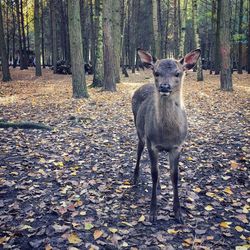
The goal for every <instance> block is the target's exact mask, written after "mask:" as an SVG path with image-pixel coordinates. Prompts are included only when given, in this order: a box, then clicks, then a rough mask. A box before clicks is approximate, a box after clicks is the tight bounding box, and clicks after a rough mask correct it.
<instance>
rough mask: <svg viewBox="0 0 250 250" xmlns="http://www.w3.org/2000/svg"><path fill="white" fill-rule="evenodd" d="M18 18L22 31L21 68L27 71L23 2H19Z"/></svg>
mask: <svg viewBox="0 0 250 250" xmlns="http://www.w3.org/2000/svg"><path fill="white" fill-rule="evenodd" d="M20 14H21V15H20V16H21V31H22V38H23V39H22V40H23V59H24V61H23V62H24V63H23V67H24V69H28V54H27V46H26V35H25V29H24V13H23V1H22V0H21V1H20Z"/></svg>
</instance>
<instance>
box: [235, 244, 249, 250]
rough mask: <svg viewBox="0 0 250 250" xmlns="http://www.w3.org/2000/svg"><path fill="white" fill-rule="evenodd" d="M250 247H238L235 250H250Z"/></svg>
mask: <svg viewBox="0 0 250 250" xmlns="http://www.w3.org/2000/svg"><path fill="white" fill-rule="evenodd" d="M249 248H250V245H249V244H248V245H243V246H236V247H235V250H249Z"/></svg>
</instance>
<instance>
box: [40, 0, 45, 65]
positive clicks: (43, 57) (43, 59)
mask: <svg viewBox="0 0 250 250" xmlns="http://www.w3.org/2000/svg"><path fill="white" fill-rule="evenodd" d="M41 32H42V40H41V43H42V65H43V68H44V69H45V55H44V9H43V0H41Z"/></svg>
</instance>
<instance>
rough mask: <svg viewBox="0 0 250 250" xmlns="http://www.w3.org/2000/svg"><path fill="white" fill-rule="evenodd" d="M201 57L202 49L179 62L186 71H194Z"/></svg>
mask: <svg viewBox="0 0 250 250" xmlns="http://www.w3.org/2000/svg"><path fill="white" fill-rule="evenodd" d="M200 55H201V50H200V49H195V50H193V51H191V52H189V53H188V54H186V55H185V56H184V57H183V58H182V59H181V60H180V61H179V62H180V63H181V64H182V65H183V69H184V70H189V69H192V68H193V67H194V66H195V64H196V63H197V61H198V59H199V57H200Z"/></svg>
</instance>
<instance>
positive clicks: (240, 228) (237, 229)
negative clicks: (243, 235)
mask: <svg viewBox="0 0 250 250" xmlns="http://www.w3.org/2000/svg"><path fill="white" fill-rule="evenodd" d="M235 230H236V231H237V232H243V231H244V228H242V227H240V226H236V227H235Z"/></svg>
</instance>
